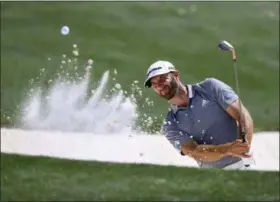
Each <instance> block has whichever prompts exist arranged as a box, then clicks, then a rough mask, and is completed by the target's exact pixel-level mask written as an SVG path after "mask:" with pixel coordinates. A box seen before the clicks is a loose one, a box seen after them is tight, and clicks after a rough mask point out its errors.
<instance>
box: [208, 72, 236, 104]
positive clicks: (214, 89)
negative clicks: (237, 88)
mask: <svg viewBox="0 0 280 202" xmlns="http://www.w3.org/2000/svg"><path fill="white" fill-rule="evenodd" d="M204 85H207V86H206V87H205V88H206V89H207V90H208V91H210V92H209V93H211V94H212V96H214V97H215V100H217V102H218V104H219V105H220V106H221V107H222V108H223V109H226V108H228V106H230V105H231V104H232V103H233V102H235V101H236V100H237V99H238V95H237V94H236V93H235V92H234V90H233V89H232V88H231V87H230V86H229V85H227V84H225V83H224V82H222V81H220V80H218V79H215V78H208V79H206V80H205V84H204Z"/></svg>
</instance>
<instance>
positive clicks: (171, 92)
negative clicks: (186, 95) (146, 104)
mask: <svg viewBox="0 0 280 202" xmlns="http://www.w3.org/2000/svg"><path fill="white" fill-rule="evenodd" d="M167 88H168V90H167V91H168V93H167V94H166V95H162V94H160V96H161V97H163V98H165V99H166V100H170V99H172V98H173V97H174V96H175V95H177V94H178V93H179V85H178V84H177V82H176V81H175V79H174V78H173V77H172V79H171V81H170V86H168V87H167Z"/></svg>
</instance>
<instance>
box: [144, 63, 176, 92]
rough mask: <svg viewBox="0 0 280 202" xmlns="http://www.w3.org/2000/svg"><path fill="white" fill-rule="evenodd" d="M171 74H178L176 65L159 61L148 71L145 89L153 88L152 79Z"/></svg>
mask: <svg viewBox="0 0 280 202" xmlns="http://www.w3.org/2000/svg"><path fill="white" fill-rule="evenodd" d="M169 72H177V70H176V69H175V67H174V65H173V64H172V63H171V62H168V61H163V60H159V61H157V62H154V63H153V64H151V66H150V67H149V69H148V71H147V75H146V80H145V83H144V85H145V87H148V88H150V87H151V78H152V77H154V76H158V75H162V74H167V73H169Z"/></svg>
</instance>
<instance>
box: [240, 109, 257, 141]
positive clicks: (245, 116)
mask: <svg viewBox="0 0 280 202" xmlns="http://www.w3.org/2000/svg"><path fill="white" fill-rule="evenodd" d="M241 116H242V119H241V120H242V121H241V126H242V127H244V129H245V134H246V138H247V141H248V143H249V145H251V142H252V139H253V134H254V123H253V119H252V117H251V115H250V113H249V112H248V110H247V109H246V108H245V107H242V115H241Z"/></svg>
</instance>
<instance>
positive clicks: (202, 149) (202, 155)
mask: <svg viewBox="0 0 280 202" xmlns="http://www.w3.org/2000/svg"><path fill="white" fill-rule="evenodd" d="M229 148H230V143H228V144H223V145H198V144H197V143H196V142H195V141H194V140H190V141H188V142H186V143H185V144H183V146H182V148H181V151H182V153H183V154H185V155H188V156H190V157H192V158H194V159H195V160H197V161H218V160H220V159H221V158H222V157H224V156H226V155H227V152H228V151H229Z"/></svg>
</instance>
